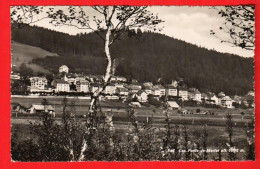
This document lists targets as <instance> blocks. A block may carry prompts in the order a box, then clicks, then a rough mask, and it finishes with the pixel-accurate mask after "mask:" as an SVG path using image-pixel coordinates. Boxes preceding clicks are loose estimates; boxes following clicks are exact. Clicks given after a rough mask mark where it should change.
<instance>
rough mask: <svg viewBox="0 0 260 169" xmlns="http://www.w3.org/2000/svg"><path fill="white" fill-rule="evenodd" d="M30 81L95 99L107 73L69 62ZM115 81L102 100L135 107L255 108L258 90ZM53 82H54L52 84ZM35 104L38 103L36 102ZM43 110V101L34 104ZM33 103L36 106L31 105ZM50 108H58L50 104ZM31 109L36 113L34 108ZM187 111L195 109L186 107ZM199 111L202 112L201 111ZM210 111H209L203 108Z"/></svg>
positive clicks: (44, 89) (38, 91)
mask: <svg viewBox="0 0 260 169" xmlns="http://www.w3.org/2000/svg"><path fill="white" fill-rule="evenodd" d="M20 78H21V77H20V76H19V74H18V73H16V74H14V73H13V74H11V81H15V80H20ZM29 80H30V85H29V86H27V91H28V95H29V97H30V96H34V97H37V96H55V97H57V96H62V97H64V96H74V97H76V96H77V97H80V98H83V99H91V94H92V93H94V92H95V91H96V90H98V89H99V88H100V87H101V86H102V80H103V77H102V76H101V75H89V76H87V75H84V74H75V73H74V74H73V73H70V72H69V68H68V66H66V65H62V66H60V68H59V74H56V75H53V80H52V81H51V82H48V80H47V78H46V77H45V76H41V77H40V76H34V77H29ZM110 81H111V83H110V84H109V85H107V86H106V87H105V89H104V91H103V93H102V95H101V96H100V97H99V99H100V100H114V101H121V102H128V103H129V106H131V107H141V106H142V105H144V104H151V105H155V106H157V107H159V106H161V105H162V104H161V103H162V102H163V101H167V105H168V107H169V108H170V109H179V110H180V109H182V108H183V107H184V106H185V105H187V106H194V107H196V106H197V107H199V106H204V107H211V108H227V109H234V108H241V107H242V108H253V107H254V102H253V100H254V92H253V91H249V92H248V94H247V95H246V96H237V95H235V96H228V95H225V93H224V92H220V93H218V94H215V93H212V92H208V93H201V92H200V91H199V90H198V89H196V88H187V87H185V86H184V87H183V86H179V81H177V80H173V81H172V83H171V84H168V85H166V86H163V85H161V84H156V85H153V83H151V82H145V83H139V82H138V81H137V80H135V79H133V80H132V82H131V83H128V82H127V78H125V77H120V76H113V77H112V78H111V80H110ZM48 83H49V84H51V85H48ZM33 105H34V104H33ZM35 106H36V108H37V107H38V109H39V110H41V109H43V108H42V107H43V106H42V105H34V107H35ZM31 107H32V106H31ZM50 111H54V110H53V108H52V107H51V106H50ZM29 112H30V113H33V112H32V111H31V109H30V110H29ZM182 112H183V113H192V112H189V111H187V110H185V109H182ZM197 113H199V112H197ZM202 113H204V114H205V113H206V114H207V113H208V112H202Z"/></svg>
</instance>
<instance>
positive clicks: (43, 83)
mask: <svg viewBox="0 0 260 169" xmlns="http://www.w3.org/2000/svg"><path fill="white" fill-rule="evenodd" d="M30 82H31V87H32V88H35V89H39V90H44V89H46V87H47V84H48V81H47V79H46V77H31V78H30Z"/></svg>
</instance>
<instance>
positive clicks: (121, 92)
mask: <svg viewBox="0 0 260 169" xmlns="http://www.w3.org/2000/svg"><path fill="white" fill-rule="evenodd" d="M116 93H117V94H119V95H121V96H127V95H128V94H129V92H128V89H127V88H124V87H122V88H121V87H117V88H116Z"/></svg>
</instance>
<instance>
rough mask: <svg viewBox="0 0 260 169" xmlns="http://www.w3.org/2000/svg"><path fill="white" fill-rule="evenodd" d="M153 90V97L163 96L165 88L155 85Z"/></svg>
mask: <svg viewBox="0 0 260 169" xmlns="http://www.w3.org/2000/svg"><path fill="white" fill-rule="evenodd" d="M153 90H154V93H153V94H154V95H155V96H164V95H165V94H166V88H165V87H163V86H162V85H155V86H154V87H153Z"/></svg>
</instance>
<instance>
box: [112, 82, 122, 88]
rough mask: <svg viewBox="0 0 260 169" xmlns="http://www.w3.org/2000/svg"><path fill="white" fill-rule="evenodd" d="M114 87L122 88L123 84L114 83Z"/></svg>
mask: <svg viewBox="0 0 260 169" xmlns="http://www.w3.org/2000/svg"><path fill="white" fill-rule="evenodd" d="M114 86H115V87H116V88H124V84H123V83H120V82H117V83H114Z"/></svg>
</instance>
